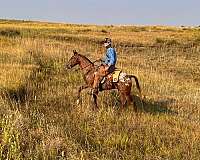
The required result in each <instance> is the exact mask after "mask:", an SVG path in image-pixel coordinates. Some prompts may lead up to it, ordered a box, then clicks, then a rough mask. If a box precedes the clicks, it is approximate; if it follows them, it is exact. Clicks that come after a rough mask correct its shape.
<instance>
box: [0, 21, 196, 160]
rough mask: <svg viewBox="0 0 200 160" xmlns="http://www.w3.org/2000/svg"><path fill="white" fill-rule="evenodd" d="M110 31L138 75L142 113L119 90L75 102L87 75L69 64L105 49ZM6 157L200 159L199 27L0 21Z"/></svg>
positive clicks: (0, 112) (2, 150)
mask: <svg viewBox="0 0 200 160" xmlns="http://www.w3.org/2000/svg"><path fill="white" fill-rule="evenodd" d="M105 37H110V38H112V40H113V45H114V47H115V49H116V51H117V55H118V61H117V67H118V68H121V69H122V70H123V71H124V72H126V73H128V74H134V75H136V76H137V77H138V79H139V81H140V85H141V88H142V94H143V100H142V101H143V105H141V103H140V101H139V100H138V92H137V89H136V87H135V86H133V87H132V94H133V97H134V100H135V102H136V103H135V105H136V106H137V110H138V111H137V113H136V112H135V111H134V109H133V108H134V106H133V105H129V106H127V108H126V109H124V110H123V111H120V101H119V96H118V93H117V91H115V90H113V91H105V92H102V93H100V94H99V97H98V106H99V110H98V111H93V110H92V103H91V95H90V94H89V93H90V90H88V89H86V90H85V91H83V92H82V94H81V104H80V105H77V104H76V94H77V86H79V85H81V84H83V83H84V80H83V77H82V73H81V71H80V70H78V71H77V69H78V67H75V68H74V69H71V70H66V69H65V64H66V63H67V61H68V60H69V58H70V57H71V56H72V55H73V53H72V51H73V50H74V49H76V50H77V51H78V52H79V53H81V54H83V55H85V56H87V57H88V58H89V59H90V60H91V61H94V60H96V59H98V58H101V57H103V56H104V55H105V48H104V47H103V46H102V44H101V41H102V40H104V38H105ZM0 159H2V160H4V159H8V160H21V159H41V160H42V159H45V160H49V159H50V160H51V159H52V160H53V159H61V160H64V159H67V160H68V159H69V160H126V159H128V160H162V159H164V160H165V159H167V160H180V159H183V160H199V159H200V28H199V27H192V28H190V27H168V26H113V25H109V26H96V25H78V24H59V23H47V22H34V21H18V20H0Z"/></svg>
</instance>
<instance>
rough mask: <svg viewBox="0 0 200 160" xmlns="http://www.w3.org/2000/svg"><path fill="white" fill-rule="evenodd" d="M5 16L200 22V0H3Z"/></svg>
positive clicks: (0, 11)
mask: <svg viewBox="0 0 200 160" xmlns="http://www.w3.org/2000/svg"><path fill="white" fill-rule="evenodd" d="M0 18H1V19H23V20H39V21H50V22H64V23H79V24H106V25H110V24H114V25H115V24H125V25H173V26H174V25H175V26H180V25H191V26H194V25H195V26H196V25H200V0H72V1H71V0H0Z"/></svg>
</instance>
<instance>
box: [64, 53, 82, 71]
mask: <svg viewBox="0 0 200 160" xmlns="http://www.w3.org/2000/svg"><path fill="white" fill-rule="evenodd" d="M73 53H74V55H73V56H72V57H71V58H70V60H69V62H68V63H67V64H66V68H67V69H71V68H72V67H74V66H75V65H77V64H78V63H79V54H78V52H77V51H76V50H73Z"/></svg>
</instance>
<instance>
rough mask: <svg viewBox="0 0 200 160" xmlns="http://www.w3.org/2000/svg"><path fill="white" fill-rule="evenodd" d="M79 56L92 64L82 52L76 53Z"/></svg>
mask: <svg viewBox="0 0 200 160" xmlns="http://www.w3.org/2000/svg"><path fill="white" fill-rule="evenodd" d="M78 55H79V56H80V57H81V58H83V59H85V60H87V61H88V62H89V63H91V64H93V63H92V61H90V60H89V59H88V58H87V57H86V56H84V55H82V54H78Z"/></svg>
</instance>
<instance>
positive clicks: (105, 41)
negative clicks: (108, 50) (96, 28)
mask: <svg viewBox="0 0 200 160" xmlns="http://www.w3.org/2000/svg"><path fill="white" fill-rule="evenodd" d="M111 44H112V40H111V39H110V38H105V40H104V46H105V47H107V46H109V45H111Z"/></svg>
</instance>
